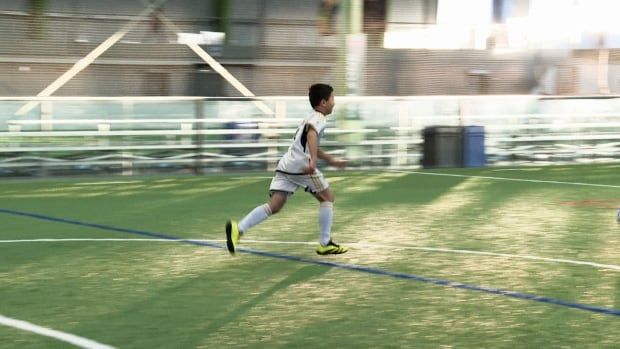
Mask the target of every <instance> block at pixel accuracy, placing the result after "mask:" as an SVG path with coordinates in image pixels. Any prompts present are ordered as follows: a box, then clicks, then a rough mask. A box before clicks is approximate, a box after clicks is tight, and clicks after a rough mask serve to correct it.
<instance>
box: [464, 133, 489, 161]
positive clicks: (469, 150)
mask: <svg viewBox="0 0 620 349" xmlns="http://www.w3.org/2000/svg"><path fill="white" fill-rule="evenodd" d="M485 165H486V155H485V152H484V126H465V127H463V167H484V166H485Z"/></svg>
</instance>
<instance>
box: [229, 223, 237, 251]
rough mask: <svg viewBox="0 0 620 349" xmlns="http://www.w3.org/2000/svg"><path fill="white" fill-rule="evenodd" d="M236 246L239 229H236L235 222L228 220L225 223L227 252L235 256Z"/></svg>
mask: <svg viewBox="0 0 620 349" xmlns="http://www.w3.org/2000/svg"><path fill="white" fill-rule="evenodd" d="M238 244H239V227H237V221H233V220H230V221H228V222H226V247H228V252H230V254H235V251H236V250H237V245H238Z"/></svg>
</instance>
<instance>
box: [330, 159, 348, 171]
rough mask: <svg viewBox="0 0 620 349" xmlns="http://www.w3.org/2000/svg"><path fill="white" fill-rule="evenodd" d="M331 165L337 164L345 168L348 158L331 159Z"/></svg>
mask: <svg viewBox="0 0 620 349" xmlns="http://www.w3.org/2000/svg"><path fill="white" fill-rule="evenodd" d="M330 165H332V166H336V167H338V168H339V169H343V168H345V167H346V166H347V160H341V159H334V160H332V161H330Z"/></svg>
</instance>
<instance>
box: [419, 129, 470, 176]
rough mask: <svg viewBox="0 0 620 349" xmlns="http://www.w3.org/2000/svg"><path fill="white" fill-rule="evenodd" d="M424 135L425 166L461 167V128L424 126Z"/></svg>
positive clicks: (423, 161)
mask: <svg viewBox="0 0 620 349" xmlns="http://www.w3.org/2000/svg"><path fill="white" fill-rule="evenodd" d="M423 132H424V133H423V135H424V157H423V159H422V165H423V166H424V167H425V168H438V167H461V166H462V165H463V151H462V148H463V128H462V127H460V126H431V127H426V128H425V129H424V131H423Z"/></svg>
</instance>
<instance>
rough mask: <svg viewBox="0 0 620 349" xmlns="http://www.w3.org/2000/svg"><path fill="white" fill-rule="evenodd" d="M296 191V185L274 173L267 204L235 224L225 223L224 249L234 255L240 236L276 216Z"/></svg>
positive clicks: (258, 207)
mask: <svg viewBox="0 0 620 349" xmlns="http://www.w3.org/2000/svg"><path fill="white" fill-rule="evenodd" d="M295 189H297V185H296V184H294V183H292V182H290V181H288V180H287V178H286V177H284V176H282V175H280V174H279V173H276V175H275V176H274V177H273V179H272V181H271V185H270V187H269V193H270V194H269V202H268V203H266V204H263V205H260V206H257V207H255V208H254V209H253V210H252V211H250V213H248V214H247V215H246V216H245V217H243V219H242V220H241V221H240V222H239V223H237V222H236V221H234V220H229V221H228V222H226V247H227V248H228V251H229V252H230V253H235V250H236V249H237V244H238V243H239V239H240V238H241V235H242V234H243V233H244V232H246V231H247V230H249V229H250V228H252V227H253V226H255V225H257V224H259V223H261V222H263V221H264V220H265V219H267V218H269V216H271V215H272V214H276V213H277V212H278V211H280V209H282V207H283V206H284V204H285V203H286V199H287V198H288V195H290V194H291V193H292V192H294V191H295Z"/></svg>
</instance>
